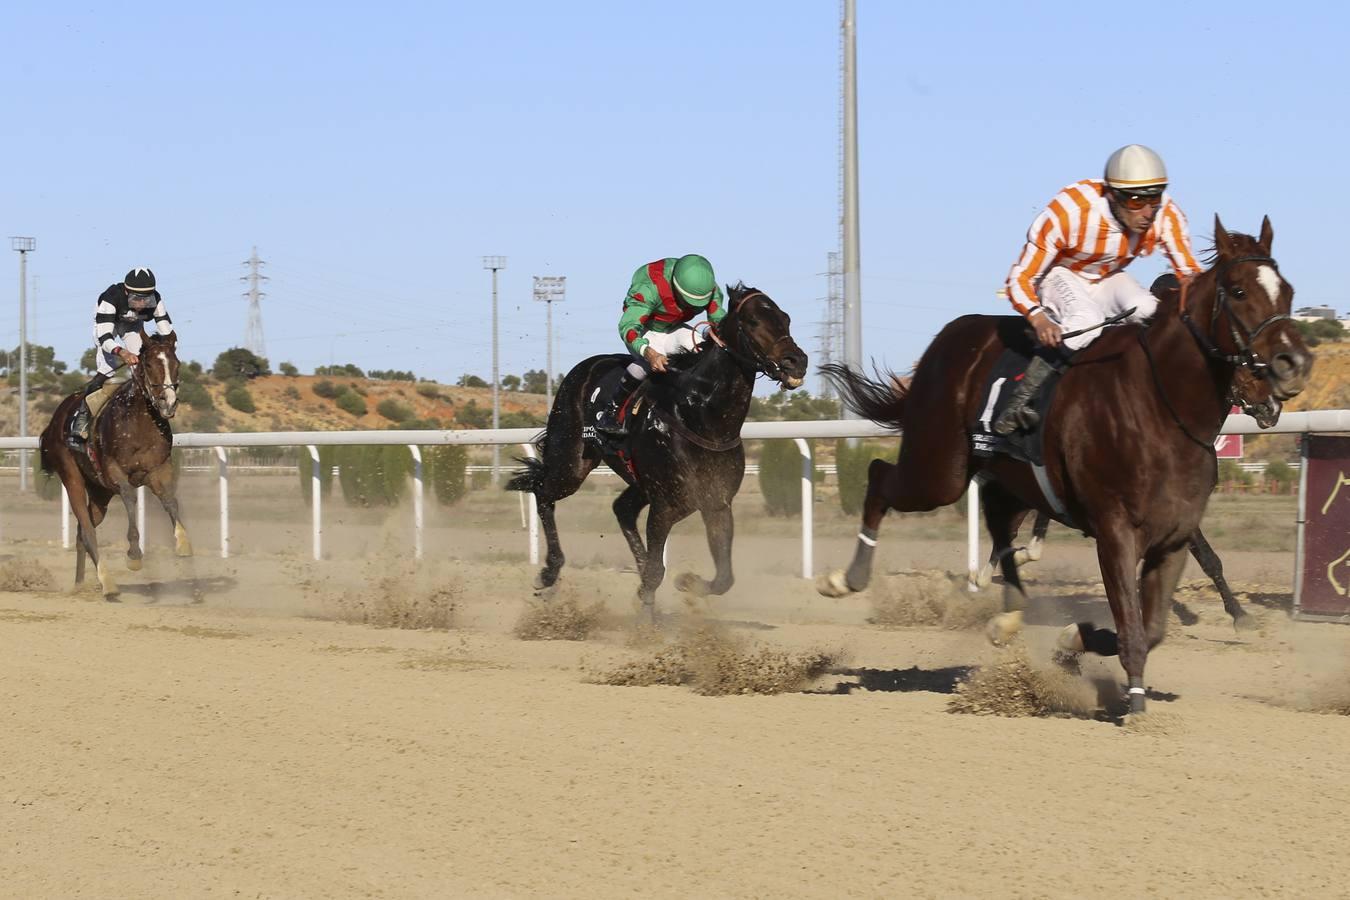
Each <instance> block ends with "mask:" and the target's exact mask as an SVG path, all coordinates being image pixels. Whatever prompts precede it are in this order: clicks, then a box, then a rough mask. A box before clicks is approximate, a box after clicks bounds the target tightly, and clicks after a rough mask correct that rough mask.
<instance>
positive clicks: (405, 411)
mask: <svg viewBox="0 0 1350 900" xmlns="http://www.w3.org/2000/svg"><path fill="white" fill-rule="evenodd" d="M375 411H376V412H377V413H379V414H380V415H382V416H384V417H385V418H386V419H388V420H389V421H391V422H403V421H406V420H407V419H411V418H412V414H413V411H412V408H411V407H409V406H408V405H407V404H405V403H400V402H399V401H397V400H395V399H394V398H393V397H386V398H385V399H383V400H381V401H380V402H379V403H378V404H377V405H376V407H375Z"/></svg>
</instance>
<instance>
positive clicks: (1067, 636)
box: [1055, 625, 1086, 653]
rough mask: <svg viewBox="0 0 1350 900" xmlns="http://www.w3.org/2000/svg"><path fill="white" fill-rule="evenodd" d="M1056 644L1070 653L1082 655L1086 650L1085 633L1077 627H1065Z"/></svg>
mask: <svg viewBox="0 0 1350 900" xmlns="http://www.w3.org/2000/svg"><path fill="white" fill-rule="evenodd" d="M1055 644H1056V645H1057V646H1058V647H1059V649H1061V650H1067V651H1068V652H1070V653H1082V652H1083V651H1084V650H1085V649H1086V648H1085V647H1084V646H1083V631H1082V629H1080V628H1079V627H1078V626H1077V625H1065V626H1064V630H1063V631H1061V632H1060V633H1059V638H1058V639H1057V640H1056V641H1055Z"/></svg>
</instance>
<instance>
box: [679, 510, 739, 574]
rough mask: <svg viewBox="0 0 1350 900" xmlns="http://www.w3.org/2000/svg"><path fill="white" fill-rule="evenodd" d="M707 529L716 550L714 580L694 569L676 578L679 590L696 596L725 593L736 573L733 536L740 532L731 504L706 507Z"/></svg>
mask: <svg viewBox="0 0 1350 900" xmlns="http://www.w3.org/2000/svg"><path fill="white" fill-rule="evenodd" d="M702 513H703V529H704V531H706V532H707V534H708V551H709V552H710V553H712V558H713V566H714V569H715V574H714V575H713V580H712V581H705V580H704V579H702V578H700V577H698V576H697V575H695V574H694V573H693V572H684V573H683V574H681V575H679V576H677V577H676V579H675V589H676V590H677V591H687V592H688V593H691V594H693V595H695V596H696V597H705V596H707V595H709V594H713V595H717V596H721V595H722V594H725V593H726V592H727V591H729V590H731V585H732V584H733V583H734V582H735V581H736V577H735V576H734V575H733V574H732V572H731V539H732V537H733V536H734V535H735V532H736V523H735V520H734V519H733V518H732V515H731V506H730V505H727V506H720V507H717V508H715V509H705V510H702Z"/></svg>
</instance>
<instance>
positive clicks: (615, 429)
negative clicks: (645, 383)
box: [595, 371, 642, 437]
mask: <svg viewBox="0 0 1350 900" xmlns="http://www.w3.org/2000/svg"><path fill="white" fill-rule="evenodd" d="M639 384H642V379H641V378H634V377H633V375H632V373H631V372H628V371H625V372H624V373H623V377H622V378H620V379H619V387H618V389H617V390H616V391H615V392H614V395H613V396H611V397H610V398H609V402H608V403H606V404H605V408H604V409H602V410H600V412H599V414H598V415H597V416H596V417H595V429H596V431H599V432H601V433H603V434H607V435H610V436H611V437H624V436H625V435H627V434H628V425H627V424H626V423H625V422H621V421H620V420H619V410H621V409H623V405H624V404H625V403H627V402H628V398H629V397H630V396H632V394H633V391H635V390H637V386H638V385H639Z"/></svg>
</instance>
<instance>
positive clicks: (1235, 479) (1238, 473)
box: [1219, 459, 1254, 486]
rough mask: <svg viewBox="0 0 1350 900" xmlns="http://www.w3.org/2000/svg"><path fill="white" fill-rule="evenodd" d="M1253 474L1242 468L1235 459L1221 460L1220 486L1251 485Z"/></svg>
mask: <svg viewBox="0 0 1350 900" xmlns="http://www.w3.org/2000/svg"><path fill="white" fill-rule="evenodd" d="M1253 480H1254V479H1253V478H1252V473H1251V472H1248V471H1247V470H1246V469H1244V468H1242V466H1240V465H1239V464H1238V461H1237V460H1235V459H1221V460H1219V484H1235V485H1244V486H1246V485H1250V484H1251V483H1252V481H1253Z"/></svg>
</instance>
